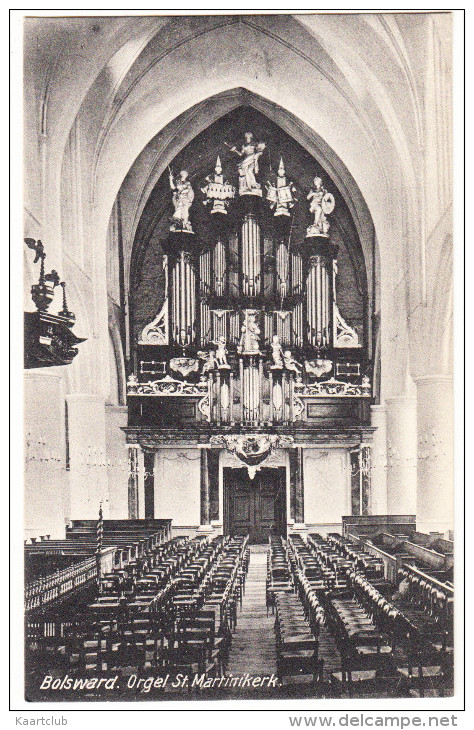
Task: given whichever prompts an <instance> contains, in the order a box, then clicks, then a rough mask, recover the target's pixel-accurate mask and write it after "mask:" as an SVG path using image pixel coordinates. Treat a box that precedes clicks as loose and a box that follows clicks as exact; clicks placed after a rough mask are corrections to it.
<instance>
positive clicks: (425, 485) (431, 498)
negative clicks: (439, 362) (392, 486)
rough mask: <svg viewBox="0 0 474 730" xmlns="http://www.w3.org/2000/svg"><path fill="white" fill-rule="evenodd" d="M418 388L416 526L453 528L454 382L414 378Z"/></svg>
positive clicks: (430, 529) (440, 529)
mask: <svg viewBox="0 0 474 730" xmlns="http://www.w3.org/2000/svg"><path fill="white" fill-rule="evenodd" d="M415 382H416V387H417V432H418V464H417V469H418V490H417V519H416V524H417V529H418V530H420V531H421V532H443V533H444V532H447V531H448V530H451V529H452V528H453V512H454V505H453V463H454V453H453V449H454V441H453V381H452V378H451V377H449V376H444V375H427V376H423V377H419V378H415Z"/></svg>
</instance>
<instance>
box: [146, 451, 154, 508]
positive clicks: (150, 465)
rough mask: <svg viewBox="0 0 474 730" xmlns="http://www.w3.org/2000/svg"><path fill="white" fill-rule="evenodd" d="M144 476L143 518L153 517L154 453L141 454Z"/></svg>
mask: <svg viewBox="0 0 474 730" xmlns="http://www.w3.org/2000/svg"><path fill="white" fill-rule="evenodd" d="M143 464H144V467H145V475H144V495H143V498H144V505H143V506H144V511H143V516H144V517H145V518H148V517H154V516H155V452H154V451H144V452H143Z"/></svg>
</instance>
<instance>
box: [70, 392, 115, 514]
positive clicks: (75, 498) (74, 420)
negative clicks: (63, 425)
mask: <svg viewBox="0 0 474 730" xmlns="http://www.w3.org/2000/svg"><path fill="white" fill-rule="evenodd" d="M66 402H67V414H68V443H69V480H70V494H71V512H70V517H71V519H73V520H81V519H82V520H85V519H89V520H90V519H94V520H95V519H97V515H98V513H99V505H100V503H101V502H102V510H103V515H104V519H108V517H109V509H110V507H109V490H108V478H107V441H106V422H105V401H104V399H103V398H102V397H101V396H100V395H93V394H86V393H74V394H69V395H68V396H67V397H66Z"/></svg>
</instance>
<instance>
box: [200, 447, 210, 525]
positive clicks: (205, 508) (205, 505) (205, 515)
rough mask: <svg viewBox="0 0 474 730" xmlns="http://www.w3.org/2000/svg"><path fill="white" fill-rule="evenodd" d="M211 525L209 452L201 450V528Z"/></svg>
mask: <svg viewBox="0 0 474 730" xmlns="http://www.w3.org/2000/svg"><path fill="white" fill-rule="evenodd" d="M210 523H211V504H210V485H209V450H208V449H201V526H208V525H210Z"/></svg>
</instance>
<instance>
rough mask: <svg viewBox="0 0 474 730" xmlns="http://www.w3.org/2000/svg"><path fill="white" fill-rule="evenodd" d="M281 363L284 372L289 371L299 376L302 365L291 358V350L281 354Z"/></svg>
mask: <svg viewBox="0 0 474 730" xmlns="http://www.w3.org/2000/svg"><path fill="white" fill-rule="evenodd" d="M283 362H284V365H285V368H286V370H290V371H292V372H294V373H297V375H299V373H300V370H301V368H302V365H300V363H299V362H296V360H295V359H294V358H293V355H292V354H291V350H285V351H284V353H283Z"/></svg>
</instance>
